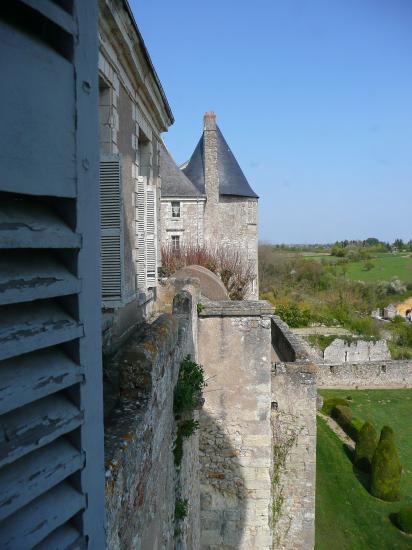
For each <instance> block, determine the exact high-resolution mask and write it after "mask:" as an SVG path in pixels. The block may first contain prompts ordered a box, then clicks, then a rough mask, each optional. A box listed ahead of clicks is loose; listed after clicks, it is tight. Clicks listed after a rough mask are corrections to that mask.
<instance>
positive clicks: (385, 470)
mask: <svg viewBox="0 0 412 550" xmlns="http://www.w3.org/2000/svg"><path fill="white" fill-rule="evenodd" d="M401 473H402V465H401V462H400V460H399V455H398V451H397V449H396V445H395V438H394V436H393V430H392V429H391V428H389V426H384V427H383V428H382V432H381V437H380V439H379V443H378V446H377V447H376V451H375V453H374V455H373V459H372V475H371V487H370V491H371V494H372V495H373V496H374V497H377V498H380V499H381V500H386V501H389V502H391V501H395V500H399V498H400V488H401Z"/></svg>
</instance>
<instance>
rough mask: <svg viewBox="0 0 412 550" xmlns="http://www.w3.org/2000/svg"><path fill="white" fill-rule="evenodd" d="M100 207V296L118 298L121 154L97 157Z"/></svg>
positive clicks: (120, 233)
mask: <svg viewBox="0 0 412 550" xmlns="http://www.w3.org/2000/svg"><path fill="white" fill-rule="evenodd" d="M100 211H101V222H100V223H101V239H102V242H101V256H102V298H103V303H105V302H111V303H112V302H113V301H116V302H121V300H122V278H123V277H122V270H123V261H122V258H123V246H122V245H123V223H122V220H123V217H122V188H121V164H120V158H119V157H118V156H115V155H110V156H109V155H107V156H103V157H102V159H101V161H100Z"/></svg>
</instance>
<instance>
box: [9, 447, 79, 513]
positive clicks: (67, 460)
mask: <svg viewBox="0 0 412 550" xmlns="http://www.w3.org/2000/svg"><path fill="white" fill-rule="evenodd" d="M83 464H84V457H83V455H82V454H81V453H79V451H78V450H77V449H75V447H73V446H72V445H71V444H70V443H69V442H68V441H66V440H64V439H59V440H58V441H55V442H53V443H51V444H50V445H47V446H46V447H45V448H42V449H39V450H38V451H34V452H33V453H30V454H29V455H27V456H25V457H24V458H22V459H20V460H18V461H17V462H16V463H14V464H11V465H9V466H6V467H5V468H3V469H2V470H1V471H0V520H3V519H5V518H7V517H8V516H10V515H11V514H13V513H14V512H16V510H18V509H19V508H21V507H23V506H25V505H26V504H28V503H29V502H30V501H32V500H34V499H35V498H37V497H38V496H39V495H41V494H42V493H43V492H45V491H47V490H49V489H51V488H52V487H54V485H57V484H58V483H60V482H61V481H63V480H64V479H66V478H67V477H69V476H70V475H71V474H73V473H74V472H76V471H77V470H79V469H80V468H82V466H83Z"/></svg>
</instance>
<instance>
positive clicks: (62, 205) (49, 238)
mask: <svg viewBox="0 0 412 550" xmlns="http://www.w3.org/2000/svg"><path fill="white" fill-rule="evenodd" d="M62 5H64V7H65V8H66V9H63V7H62ZM36 29H38V32H39V36H40V38H41V39H40V40H39V39H38V37H36V36H35V34H36ZM33 35H34V36H33ZM0 50H1V52H2V56H1V59H0V65H1V74H2V86H1V87H0V117H1V120H2V130H1V133H0V149H1V151H2V155H1V157H0V172H1V174H2V178H1V180H0V546H1V548H4V549H10V550H15V549H20V548H21V549H23V548H24V549H26V548H27V549H30V548H36V549H40V548H42V549H46V548H49V549H52V548H53V549H56V548H59V549H66V548H69V547H70V548H72V549H75V548H78V549H80V548H86V546H87V547H88V548H90V549H92V548H93V549H94V548H104V547H105V535H104V469H103V468H104V464H103V410H102V384H101V378H102V373H101V360H100V357H101V328H100V290H99V289H100V260H99V258H100V244H99V240H100V239H99V199H98V197H99V179H98V135H97V127H98V125H97V92H98V83H97V74H96V73H97V71H96V67H97V5H96V2H95V1H94V0H88V1H87V2H84V1H83V0H66V1H65V2H64V3H58V2H53V1H51V0H27V1H24V0H21V1H20V0H15V1H13V2H8V3H4V5H2V6H1V9H0ZM27 82H30V86H27ZM34 89H35V90H37V91H36V93H33V90H34ZM22 113H30V117H29V120H26V123H25V125H24V132H22V131H21V125H20V124H19V123H18V121H19V120H21V117H22ZM26 118H27V117H26ZM22 152H24V154H22ZM114 222H115V220H114V219H112V220H111V221H110V223H114Z"/></svg>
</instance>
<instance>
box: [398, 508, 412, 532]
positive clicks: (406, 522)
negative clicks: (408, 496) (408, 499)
mask: <svg viewBox="0 0 412 550" xmlns="http://www.w3.org/2000/svg"><path fill="white" fill-rule="evenodd" d="M395 523H396V525H397V527H399V529H400V530H401V531H403V532H404V533H408V534H412V508H411V507H410V506H405V508H402V509H401V510H399V512H398V513H397V514H396V515H395Z"/></svg>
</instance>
